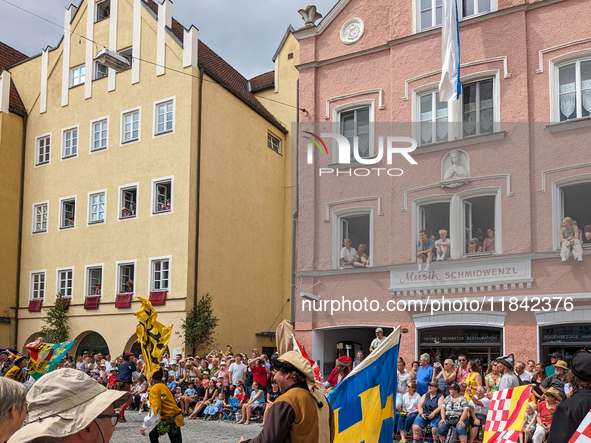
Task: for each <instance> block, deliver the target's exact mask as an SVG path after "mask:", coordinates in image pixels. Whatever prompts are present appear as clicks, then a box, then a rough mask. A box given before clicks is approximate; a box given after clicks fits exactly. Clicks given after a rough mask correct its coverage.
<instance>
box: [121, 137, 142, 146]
mask: <svg viewBox="0 0 591 443" xmlns="http://www.w3.org/2000/svg"><path fill="white" fill-rule="evenodd" d="M139 141H140V139H139V138H133V139H131V140H124V141H122V142H121V144H122V145H129V144H131V143H135V142H139Z"/></svg>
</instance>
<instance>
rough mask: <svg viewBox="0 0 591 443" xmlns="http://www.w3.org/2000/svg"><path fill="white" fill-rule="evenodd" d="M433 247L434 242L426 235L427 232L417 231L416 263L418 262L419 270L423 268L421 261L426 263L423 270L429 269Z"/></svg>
mask: <svg viewBox="0 0 591 443" xmlns="http://www.w3.org/2000/svg"><path fill="white" fill-rule="evenodd" d="M433 248H435V242H434V241H433V240H432V239H430V238H429V237H427V232H425V230H424V229H423V230H421V231H420V232H419V240H418V241H417V263H418V264H419V272H421V271H422V270H423V262H426V263H427V266H425V271H428V270H429V266H430V265H431V261H433Z"/></svg>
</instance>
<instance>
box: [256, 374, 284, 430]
mask: <svg viewBox="0 0 591 443" xmlns="http://www.w3.org/2000/svg"><path fill="white" fill-rule="evenodd" d="M280 395H281V392H279V385H278V384H277V382H276V381H275V380H273V381H272V382H271V389H270V390H269V391H267V404H266V407H265V412H264V413H263V423H262V424H261V428H262V427H263V426H265V417H267V411H268V410H269V409H271V405H272V404H273V402H274V401H275V400H277V397H279V396H280Z"/></svg>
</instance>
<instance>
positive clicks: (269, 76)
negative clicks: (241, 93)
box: [249, 71, 275, 92]
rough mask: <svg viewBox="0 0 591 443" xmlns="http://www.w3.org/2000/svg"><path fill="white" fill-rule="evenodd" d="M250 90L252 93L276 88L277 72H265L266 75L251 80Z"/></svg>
mask: <svg viewBox="0 0 591 443" xmlns="http://www.w3.org/2000/svg"><path fill="white" fill-rule="evenodd" d="M249 81H250V90H251V91H252V92H257V91H262V90H263V89H269V88H272V87H274V86H275V71H269V72H265V73H264V74H261V75H257V76H256V77H253V78H251V79H250V80H249Z"/></svg>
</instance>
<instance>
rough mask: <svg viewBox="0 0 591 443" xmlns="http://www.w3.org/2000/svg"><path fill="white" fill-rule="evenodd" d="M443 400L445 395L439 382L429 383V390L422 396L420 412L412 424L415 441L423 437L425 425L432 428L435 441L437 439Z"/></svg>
mask: <svg viewBox="0 0 591 443" xmlns="http://www.w3.org/2000/svg"><path fill="white" fill-rule="evenodd" d="M443 400H444V399H443V395H441V392H439V388H438V387H437V383H435V382H432V383H429V391H428V392H427V393H426V394H424V395H423V396H422V397H421V400H420V401H419V407H418V413H419V414H418V415H417V417H416V418H415V421H414V423H413V425H412V434H413V443H414V442H418V441H419V440H420V439H421V434H422V432H423V428H424V427H425V426H429V427H430V428H431V434H432V435H433V438H434V439H435V441H437V425H438V424H439V419H440V418H441V407H442V405H443Z"/></svg>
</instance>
